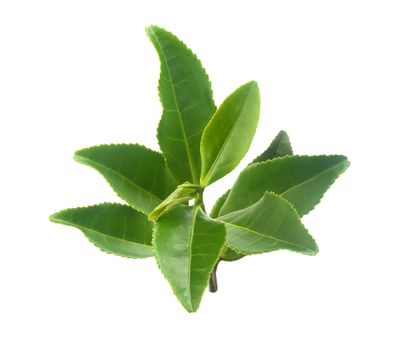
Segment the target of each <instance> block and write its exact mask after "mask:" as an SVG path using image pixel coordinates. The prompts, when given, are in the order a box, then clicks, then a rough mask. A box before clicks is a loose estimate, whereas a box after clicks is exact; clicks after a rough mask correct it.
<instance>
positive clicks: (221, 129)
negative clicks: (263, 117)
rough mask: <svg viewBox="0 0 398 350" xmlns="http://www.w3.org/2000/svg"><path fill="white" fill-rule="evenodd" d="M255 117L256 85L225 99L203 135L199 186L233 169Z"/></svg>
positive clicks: (252, 130)
mask: <svg viewBox="0 0 398 350" xmlns="http://www.w3.org/2000/svg"><path fill="white" fill-rule="evenodd" d="M259 116H260V92H259V89H258V85H257V83H256V82H253V81H252V82H249V83H247V84H245V85H243V86H241V87H240V88H238V89H237V90H235V92H233V93H232V94H231V95H229V96H228V97H227V98H226V99H225V101H224V102H223V103H222V104H221V106H220V107H219V108H218V110H217V111H216V113H215V114H214V116H213V117H212V119H211V120H210V122H209V124H208V125H207V126H206V129H205V130H204V132H203V136H202V142H201V145H200V152H201V156H202V173H201V178H200V182H201V184H202V185H203V186H207V185H209V184H211V183H212V182H214V181H216V180H218V179H220V178H222V177H223V176H225V175H226V174H228V173H229V172H231V171H232V170H233V169H235V167H236V166H237V165H238V164H239V162H240V161H241V160H242V158H243V157H244V156H245V154H246V152H247V151H248V149H249V147H250V144H251V142H252V139H253V137H254V134H255V132H256V128H257V123H258V119H259Z"/></svg>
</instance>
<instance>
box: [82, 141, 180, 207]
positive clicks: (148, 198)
mask: <svg viewBox="0 0 398 350" xmlns="http://www.w3.org/2000/svg"><path fill="white" fill-rule="evenodd" d="M75 159H76V160H77V161H78V162H80V163H82V164H85V165H89V166H91V167H93V168H94V169H96V170H98V171H99V172H100V173H101V174H102V175H103V176H104V177H105V179H106V180H107V181H108V183H109V184H110V185H111V186H112V188H113V189H114V191H115V192H116V193H117V194H118V195H119V197H120V198H122V199H124V200H125V201H126V202H127V203H128V204H129V205H131V206H132V207H133V208H134V209H137V210H139V211H141V212H143V213H145V214H149V213H150V212H151V211H152V210H153V209H154V208H155V207H156V206H158V205H159V204H160V203H161V202H162V200H163V199H165V198H166V197H167V196H168V195H169V194H170V193H171V192H172V191H173V190H174V188H175V187H176V182H175V180H174V179H173V178H172V176H171V174H170V173H169V171H168V169H167V167H166V164H165V162H164V159H163V157H162V155H161V154H160V153H158V152H155V151H152V150H150V149H148V148H145V147H144V146H140V145H125V144H120V145H102V146H95V147H91V148H85V149H82V150H80V151H77V152H76V153H75Z"/></svg>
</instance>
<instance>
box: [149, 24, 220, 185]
mask: <svg viewBox="0 0 398 350" xmlns="http://www.w3.org/2000/svg"><path fill="white" fill-rule="evenodd" d="M146 32H147V35H148V37H149V39H150V40H151V42H152V44H153V45H154V47H155V49H156V51H157V53H158V55H159V59H160V62H161V71H160V79H159V97H160V100H161V103H162V105H163V115H162V118H161V121H160V123H159V127H158V135H157V136H158V141H159V145H160V148H161V149H162V152H163V154H164V156H165V158H166V162H167V165H168V167H169V168H170V171H171V172H172V173H173V175H174V176H175V177H176V178H177V179H179V180H180V182H184V181H189V182H192V183H198V181H199V176H200V167H201V163H200V152H199V147H200V139H201V136H202V131H203V129H204V128H205V126H206V125H207V123H208V121H209V120H210V118H211V116H212V115H213V114H214V112H215V109H216V107H215V104H214V101H213V92H212V89H211V83H210V81H209V79H208V76H207V73H206V71H205V70H204V68H203V66H202V64H201V62H200V60H199V59H198V58H197V57H196V55H195V54H194V53H193V52H192V51H191V50H190V49H189V48H188V47H187V46H186V45H185V44H184V43H183V42H182V41H180V40H179V39H178V38H177V37H176V36H174V35H173V34H172V33H170V32H168V31H166V30H164V29H162V28H159V27H156V26H150V27H148V28H147V29H146Z"/></svg>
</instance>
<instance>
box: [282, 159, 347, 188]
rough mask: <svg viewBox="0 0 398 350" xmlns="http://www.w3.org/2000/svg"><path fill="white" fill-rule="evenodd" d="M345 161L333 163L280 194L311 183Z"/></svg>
mask: <svg viewBox="0 0 398 350" xmlns="http://www.w3.org/2000/svg"><path fill="white" fill-rule="evenodd" d="M292 157H295V156H292ZM344 162H345V160H343V161H341V162H339V163H337V164H335V165H332V166H331V167H330V168H327V169H325V170H322V171H321V172H319V173H317V174H315V175H314V176H311V177H310V178H308V179H307V180H305V181H303V182H300V183H298V184H297V185H294V186H293V187H290V188H289V189H288V190H286V191H284V192H282V193H281V194H280V196H283V195H285V194H288V193H289V192H290V191H293V190H294V189H296V188H299V187H300V186H303V185H305V184H306V183H309V182H310V181H312V180H314V179H315V178H317V177H318V176H321V175H323V174H325V173H327V172H328V171H330V170H333V169H334V168H336V167H338V166H340V165H341V164H342V163H344Z"/></svg>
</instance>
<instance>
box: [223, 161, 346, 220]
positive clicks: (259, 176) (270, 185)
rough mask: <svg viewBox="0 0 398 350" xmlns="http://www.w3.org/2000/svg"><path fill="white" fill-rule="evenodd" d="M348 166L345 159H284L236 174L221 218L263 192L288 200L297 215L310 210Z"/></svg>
mask: <svg viewBox="0 0 398 350" xmlns="http://www.w3.org/2000/svg"><path fill="white" fill-rule="evenodd" d="M348 165H349V161H348V160H347V158H346V157H344V156H339V155H332V156H287V157H283V158H275V159H273V160H269V161H267V162H262V163H257V164H253V165H250V166H249V167H247V168H246V169H245V170H243V171H242V173H241V174H240V175H239V177H238V179H237V181H236V182H235V184H234V185H233V187H232V189H231V192H230V194H229V196H228V198H227V200H226V201H225V203H224V205H223V206H222V208H221V210H220V215H225V214H227V213H230V212H233V211H236V210H240V209H243V208H246V207H248V206H250V205H252V204H254V203H256V202H257V201H258V200H259V199H260V198H261V197H262V196H263V195H264V193H265V192H266V191H269V192H275V193H277V194H279V195H281V196H282V197H283V198H285V199H287V200H288V201H289V202H290V203H292V204H293V206H294V207H295V208H296V210H297V212H298V213H299V215H300V216H303V215H305V214H307V213H308V212H309V211H311V210H312V209H313V208H314V207H315V206H316V205H317V204H318V203H319V202H320V200H321V199H322V197H323V195H324V193H325V192H326V191H327V190H328V188H329V187H330V186H331V185H332V184H333V182H334V181H335V180H336V179H337V177H338V176H339V175H340V174H341V173H343V172H344V171H345V170H346V169H347V167H348Z"/></svg>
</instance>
